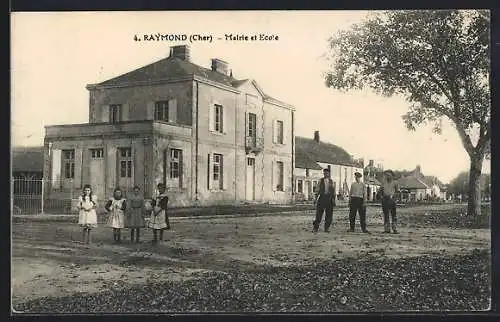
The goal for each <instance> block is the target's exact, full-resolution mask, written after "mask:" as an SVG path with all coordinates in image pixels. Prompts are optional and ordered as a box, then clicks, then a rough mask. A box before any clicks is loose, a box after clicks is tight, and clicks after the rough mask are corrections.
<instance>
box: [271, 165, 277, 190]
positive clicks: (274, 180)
mask: <svg viewBox="0 0 500 322" xmlns="http://www.w3.org/2000/svg"><path fill="white" fill-rule="evenodd" d="M276 168H277V166H276V162H275V161H273V162H271V184H272V188H273V191H276V185H277V181H278V180H277V178H276V177H277V172H278V171H277V169H276Z"/></svg>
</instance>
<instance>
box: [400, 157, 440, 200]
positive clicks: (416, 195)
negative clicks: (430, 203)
mask: <svg viewBox="0 0 500 322" xmlns="http://www.w3.org/2000/svg"><path fill="white" fill-rule="evenodd" d="M397 183H398V185H399V187H400V188H401V189H402V190H403V191H402V199H407V200H409V201H420V200H424V199H429V198H434V199H441V200H445V199H446V190H447V189H446V185H444V184H443V183H442V182H441V181H439V179H438V178H437V177H435V176H425V175H424V174H423V173H422V169H421V167H420V166H419V165H418V166H417V167H416V168H415V170H413V171H411V172H410V173H409V174H408V175H406V176H403V177H401V178H400V179H398V180H397Z"/></svg>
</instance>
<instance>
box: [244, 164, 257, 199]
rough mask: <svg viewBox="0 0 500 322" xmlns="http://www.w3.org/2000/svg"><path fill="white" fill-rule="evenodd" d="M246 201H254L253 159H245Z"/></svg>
mask: <svg viewBox="0 0 500 322" xmlns="http://www.w3.org/2000/svg"><path fill="white" fill-rule="evenodd" d="M246 186H247V190H246V199H247V200H254V199H255V159H254V158H247V182H246Z"/></svg>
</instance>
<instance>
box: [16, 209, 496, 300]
mask: <svg viewBox="0 0 500 322" xmlns="http://www.w3.org/2000/svg"><path fill="white" fill-rule="evenodd" d="M435 208H436V207H435V206H433V208H432V209H434V210H435ZM405 211H406V212H409V211H413V212H415V213H419V214H420V215H422V216H425V213H426V212H427V211H429V209H427V208H425V207H420V208H419V209H413V210H408V209H403V210H402V211H401V212H400V213H404V212H405ZM368 217H369V221H368V225H369V229H370V230H371V231H372V234H371V235H366V234H362V233H360V232H356V233H348V232H347V231H346V229H347V226H348V224H347V222H348V221H347V216H346V214H345V211H336V213H335V220H334V222H335V225H334V227H333V229H332V231H331V233H329V234H327V233H323V232H320V233H318V234H312V233H311V222H312V218H311V216H310V215H303V216H300V215H295V216H285V215H282V216H279V215H278V216H270V217H245V218H211V219H201V218H197V219H179V218H173V219H172V226H173V227H174V231H171V232H165V237H166V238H165V239H166V241H164V242H163V243H162V244H160V245H158V246H157V247H152V246H151V245H149V244H148V243H147V242H143V243H142V244H140V245H133V244H129V241H128V239H129V236H128V235H129V234H128V231H127V230H125V231H124V232H123V237H125V241H124V243H123V244H122V245H112V244H111V231H110V229H109V228H106V227H99V228H97V229H95V230H94V231H93V242H94V243H93V244H91V245H88V246H87V245H83V244H81V243H79V242H78V240H79V239H80V237H81V236H80V230H79V228H78V226H76V225H75V224H70V223H50V222H31V223H30V222H25V223H15V224H13V258H12V292H13V303H14V304H15V303H19V302H25V301H27V300H30V299H35V298H39V297H42V296H49V295H50V296H63V295H70V294H73V293H75V292H85V293H94V292H98V291H102V290H106V289H109V288H111V287H113V286H116V285H123V284H135V285H145V284H147V283H158V282H159V281H167V280H180V279H182V280H185V279H190V278H196V277H198V276H200V275H201V274H202V273H203V272H205V271H216V272H217V271H218V272H227V271H232V270H239V271H245V270H249V269H259V268H262V267H263V266H264V265H265V266H268V265H272V266H289V265H302V264H308V263H311V262H313V261H315V260H318V259H333V258H344V257H356V258H363V257H365V256H367V255H372V256H378V257H380V258H387V257H402V256H404V257H406V256H418V255H423V254H431V255H444V254H446V255H452V254H459V253H467V252H470V251H472V250H473V249H489V248H490V230H489V229H459V230H458V229H457V230H455V229H449V228H444V227H441V228H434V227H430V226H426V225H425V224H423V225H422V224H418V225H416V224H414V223H413V222H415V220H412V218H411V216H408V217H407V218H406V219H402V220H401V222H400V234H399V235H392V234H391V235H386V234H382V233H381V231H382V230H383V227H382V219H381V216H380V214H379V210H378V209H376V208H374V209H369V213H368ZM403 218H404V216H403ZM420 222H421V221H420ZM358 229H359V227H358ZM142 233H143V240H145V241H147V240H149V239H150V238H151V235H150V234H151V233H150V232H149V231H147V230H144V231H143V232H142Z"/></svg>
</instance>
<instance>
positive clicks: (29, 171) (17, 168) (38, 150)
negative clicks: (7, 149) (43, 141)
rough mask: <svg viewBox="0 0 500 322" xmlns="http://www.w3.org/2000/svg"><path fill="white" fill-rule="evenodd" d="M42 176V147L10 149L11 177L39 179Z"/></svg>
mask: <svg viewBox="0 0 500 322" xmlns="http://www.w3.org/2000/svg"><path fill="white" fill-rule="evenodd" d="M42 176H43V147H14V148H13V149H12V177H13V178H15V179H41V178H42Z"/></svg>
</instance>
